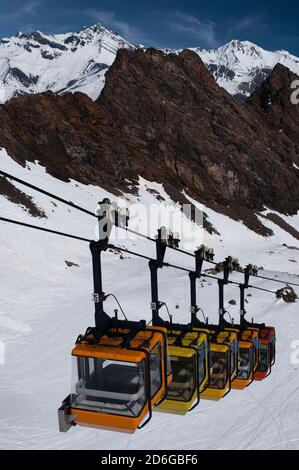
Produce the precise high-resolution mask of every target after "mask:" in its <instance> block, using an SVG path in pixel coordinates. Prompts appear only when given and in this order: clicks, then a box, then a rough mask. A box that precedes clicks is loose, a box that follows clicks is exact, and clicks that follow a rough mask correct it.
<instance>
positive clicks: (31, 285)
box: [0, 151, 299, 450]
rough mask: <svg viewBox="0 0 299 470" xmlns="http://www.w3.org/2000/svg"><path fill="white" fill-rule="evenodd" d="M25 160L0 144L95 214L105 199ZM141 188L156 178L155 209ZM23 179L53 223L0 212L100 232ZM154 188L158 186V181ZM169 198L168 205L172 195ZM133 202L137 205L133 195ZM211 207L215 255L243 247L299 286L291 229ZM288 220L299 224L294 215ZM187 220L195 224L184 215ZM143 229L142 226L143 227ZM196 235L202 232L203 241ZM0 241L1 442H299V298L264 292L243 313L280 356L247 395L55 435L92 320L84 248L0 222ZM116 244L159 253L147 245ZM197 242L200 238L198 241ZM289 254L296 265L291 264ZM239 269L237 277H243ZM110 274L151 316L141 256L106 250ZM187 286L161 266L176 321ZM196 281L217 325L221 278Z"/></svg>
mask: <svg viewBox="0 0 299 470" xmlns="http://www.w3.org/2000/svg"><path fill="white" fill-rule="evenodd" d="M29 167H30V168H31V171H29V169H28V168H26V169H24V168H22V167H21V166H19V165H17V164H16V163H15V162H14V161H13V160H11V159H10V158H9V157H8V156H7V154H6V152H4V151H0V168H1V169H4V170H5V171H7V172H11V173H13V174H15V175H16V176H19V177H20V178H24V179H25V180H28V181H30V182H31V183H32V184H36V185H40V186H41V187H43V188H45V189H48V190H49V191H52V192H54V193H57V194H58V195H60V196H61V197H65V198H67V199H69V200H72V201H73V202H76V203H78V204H80V205H82V206H84V207H86V208H89V209H90V210H94V209H95V208H96V203H97V201H99V200H100V199H101V198H102V197H104V196H109V194H108V193H107V192H105V191H103V190H102V189H100V188H96V187H91V186H88V187H86V186H84V185H81V184H77V183H75V182H71V183H68V184H65V183H63V182H61V181H57V180H55V179H54V178H52V177H51V176H49V175H47V174H46V173H45V171H44V169H43V168H42V167H40V166H39V165H37V164H36V165H34V164H30V165H29ZM146 185H149V186H150V183H146V182H145V181H144V180H142V179H141V180H140V196H139V198H140V200H141V201H144V202H145V203H146V204H147V205H149V204H151V203H153V202H156V201H155V199H154V196H153V195H152V194H149V193H148V192H147V191H146ZM16 186H17V187H19V188H20V189H22V190H23V191H24V192H26V193H27V194H29V195H30V196H32V197H33V198H34V201H35V202H36V203H37V204H38V205H39V206H40V207H42V208H43V209H44V210H45V212H46V213H47V215H48V219H33V218H32V217H30V216H29V214H27V213H26V212H25V211H24V210H23V209H21V208H20V207H18V206H16V205H14V204H12V203H10V202H9V201H7V200H6V199H5V198H4V197H3V196H0V213H1V215H3V216H7V217H11V218H16V219H18V220H23V221H27V222H29V223H33V224H36V225H41V226H45V227H51V228H53V229H60V230H64V231H66V232H69V233H75V234H79V235H82V236H87V237H90V238H94V237H95V236H96V226H95V223H94V221H93V220H92V219H91V218H89V217H88V216H85V215H84V214H80V213H79V212H76V211H74V210H72V209H68V208H66V207H63V206H62V205H60V204H58V205H57V207H54V206H53V204H51V201H50V200H49V199H47V198H46V197H44V196H42V195H39V194H37V193H35V192H33V191H31V190H27V189H26V188H24V187H21V186H19V185H16ZM153 186H155V185H153ZM156 186H157V185H156ZM159 190H160V191H162V193H163V188H161V187H160V188H159ZM163 196H164V197H165V198H166V200H167V201H168V202H170V201H169V198H168V196H167V195H166V194H164V193H163ZM110 197H112V198H113V196H111V195H110ZM130 198H131V200H132V201H133V202H134V197H133V196H130ZM173 207H174V208H175V206H174V205H173ZM164 210H165V211H166V208H164ZM52 211H54V212H52ZM206 212H207V213H208V215H209V218H210V220H211V222H212V223H213V224H214V225H215V227H216V228H217V230H219V231H220V233H221V236H220V237H218V236H210V235H208V234H205V235H204V240H203V241H204V243H205V244H207V245H209V246H213V247H214V248H215V252H216V259H217V260H221V259H223V258H224V257H225V256H227V255H228V254H232V255H237V256H239V258H240V262H241V264H242V265H244V264H245V263H249V262H250V261H251V262H254V263H257V264H258V265H259V266H261V265H264V267H265V268H266V271H265V273H266V275H270V276H273V275H277V276H278V277H280V278H284V279H286V280H290V281H291V280H293V281H294V282H298V283H299V278H298V276H296V271H299V269H298V262H299V257H298V252H297V251H296V250H294V251H290V250H288V249H287V248H286V247H283V246H282V244H283V243H286V244H288V245H297V243H298V242H297V241H296V240H294V239H292V237H291V236H290V235H289V234H287V233H286V232H284V231H283V230H282V229H280V228H277V227H274V226H273V224H272V223H271V222H270V221H269V222H268V221H267V222H266V223H267V224H268V225H269V227H272V228H273V227H274V229H275V233H276V234H275V236H274V237H271V238H266V239H265V238H262V237H258V236H257V235H256V234H254V233H253V232H250V231H249V230H248V229H247V228H246V227H244V226H243V225H242V224H238V223H236V222H234V221H231V220H229V219H228V218H226V217H225V216H222V215H219V214H217V213H215V212H213V211H211V210H209V209H206ZM177 213H178V215H179V211H177ZM287 220H288V221H289V222H290V223H291V224H293V225H294V226H296V225H297V226H298V220H299V218H298V216H295V217H288V218H287ZM184 223H185V224H186V227H188V222H187V221H185V222H184ZM144 230H145V226H144V225H142V224H141V226H140V231H144ZM200 236H201V232H200V230H199V229H198V239H200ZM0 237H1V238H0V239H1V248H0V276H1V284H0V295H1V309H0V340H1V341H3V342H4V344H5V365H1V364H0V403H1V405H0V407H1V413H0V449H99V450H100V449H110V450H115V449H121V450H125V449H147V450H150V449H171V450H177V449H179V450H182V449H191V450H192V449H196V450H201V449H212V450H213V449H299V422H298V412H299V394H298V389H299V370H298V366H297V365H294V364H292V363H291V354H292V352H293V350H292V349H291V344H292V342H293V341H294V340H298V339H299V319H298V303H297V304H289V305H288V304H285V303H284V302H282V301H281V300H279V301H278V300H276V299H275V297H274V296H271V295H269V294H267V293H263V292H251V293H252V295H253V296H252V297H247V300H248V302H249V303H248V304H247V309H248V318H251V317H252V316H254V317H255V319H256V320H257V321H263V322H266V323H268V324H271V325H273V326H275V327H276V329H277V362H276V364H275V366H274V367H273V370H272V374H271V375H270V376H269V377H268V378H267V379H266V380H265V381H263V382H254V383H253V384H252V385H251V386H250V387H248V388H247V389H246V390H244V391H242V392H240V391H236V390H233V391H232V392H231V393H230V394H229V395H228V396H227V397H226V398H225V399H223V400H222V401H220V402H210V401H203V400H202V401H201V403H200V406H199V407H198V408H196V410H194V412H192V413H189V414H187V415H186V416H184V417H181V416H175V415H166V414H160V413H155V414H154V416H153V419H152V421H151V422H150V423H149V425H148V426H146V427H145V428H144V430H142V431H139V432H136V433H135V434H134V435H126V434H111V433H110V432H106V431H101V430H95V429H88V428H83V427H75V428H73V429H71V430H70V431H69V432H68V433H66V434H60V433H59V432H58V420H57V408H58V407H59V406H60V404H61V401H62V400H63V399H64V398H65V397H66V396H67V395H68V394H69V393H70V384H71V378H70V372H71V358H70V352H71V349H72V347H73V345H74V341H75V340H76V338H77V336H78V334H79V333H83V332H84V331H85V330H86V328H87V327H88V326H92V324H93V321H94V318H93V303H92V302H91V292H92V272H91V259H90V255H89V248H88V244H84V243H81V242H79V241H75V240H64V239H63V238H58V237H56V236H53V235H50V234H49V235H48V234H41V233H40V232H34V231H30V230H27V229H25V228H20V227H13V226H11V225H8V224H4V223H2V222H1V223H0ZM120 243H121V244H122V245H125V246H127V247H128V248H133V249H136V250H137V251H140V252H144V253H145V254H148V255H151V256H152V255H154V248H153V246H152V244H150V243H149V242H147V241H143V240H136V239H133V240H128V241H125V240H122V241H121V242H120ZM200 243H201V240H200V242H199V243H198V241H197V242H196V244H195V245H194V248H195V246H196V245H199V244H200ZM270 253H272V254H270ZM167 256H168V258H167V259H168V260H169V261H170V260H171V261H170V262H173V263H177V264H179V265H182V266H185V267H188V268H190V269H192V268H193V266H192V259H191V258H190V259H188V258H187V257H184V256H183V255H180V254H179V253H170V254H169V255H167ZM291 258H292V259H296V261H297V264H296V263H293V262H289V259H291ZM65 260H68V261H72V262H74V263H77V264H78V265H79V268H76V267H72V268H67V266H66V264H65ZM287 273H291V274H287ZM233 276H234V277H233V278H234V279H240V277H239V275H237V274H234V275H233ZM103 277H104V288H105V291H106V292H107V293H108V292H113V293H114V294H115V295H116V296H117V297H118V299H119V301H120V302H121V304H122V306H123V308H124V310H125V312H126V313H127V315H128V316H129V317H130V318H132V319H138V318H140V317H143V318H145V319H149V318H150V308H149V302H150V285H149V272H148V268H147V263H146V262H145V261H144V260H141V259H134V258H133V257H126V259H124V260H119V255H113V254H109V253H107V254H105V255H104V256H103ZM188 282H189V281H188V277H187V275H186V274H185V273H181V272H177V271H174V270H173V269H167V268H165V270H162V272H161V273H160V296H161V300H165V301H166V302H167V304H168V305H169V308H170V310H171V311H173V312H174V313H175V316H176V318H177V320H178V321H188V320H189V284H188ZM252 284H255V285H258V286H260V287H266V288H270V289H274V290H276V289H277V288H278V287H279V284H277V285H276V284H274V283H271V282H270V281H264V280H258V279H255V280H252ZM200 286H204V287H200ZM198 287H199V288H198V301H199V304H200V305H201V306H202V307H203V309H204V311H205V313H206V315H207V316H208V317H209V318H210V320H211V321H216V320H217V302H218V299H217V286H216V284H214V282H213V281H210V280H206V281H205V282H201V283H199V284H198ZM225 296H226V300H227V301H229V300H231V299H235V300H237V301H238V299H239V297H238V296H239V293H238V288H237V286H228V287H227V289H226V291H225ZM177 303H178V304H179V307H180V308H179V309H178V310H176V309H175V305H176V304H177ZM113 308H115V304H114V303H113V300H109V302H108V304H107V310H109V311H110V312H111V311H112V310H113ZM229 311H230V313H231V315H232V316H233V317H234V318H235V319H237V318H238V306H229Z"/></svg>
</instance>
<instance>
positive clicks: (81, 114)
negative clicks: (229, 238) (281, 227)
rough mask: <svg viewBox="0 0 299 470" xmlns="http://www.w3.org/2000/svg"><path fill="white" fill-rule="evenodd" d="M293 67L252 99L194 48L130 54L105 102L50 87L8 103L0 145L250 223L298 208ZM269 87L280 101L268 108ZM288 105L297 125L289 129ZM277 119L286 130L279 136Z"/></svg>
mask: <svg viewBox="0 0 299 470" xmlns="http://www.w3.org/2000/svg"><path fill="white" fill-rule="evenodd" d="M288 73H289V72H288V71H287V69H285V68H284V67H282V66H278V67H276V69H275V70H274V72H273V75H272V76H271V77H270V78H269V80H268V81H267V82H266V84H264V85H262V87H261V88H260V89H259V90H257V91H256V92H255V93H254V95H253V97H252V98H251V100H250V102H249V103H248V104H245V105H244V104H241V103H239V102H238V101H237V100H235V99H234V98H233V97H232V96H231V95H229V94H228V93H227V92H226V91H225V90H223V89H222V88H219V86H218V85H217V84H216V82H215V80H214V78H213V76H212V75H211V74H210V73H209V72H208V71H207V69H206V67H205V66H204V64H203V62H202V61H201V59H200V58H199V57H198V55H197V54H196V53H194V52H192V51H190V50H185V51H183V52H182V53H181V54H179V55H177V54H168V55H167V54H164V53H163V52H161V51H157V50H154V49H151V50H147V51H143V50H136V51H130V50H121V51H119V52H118V54H117V58H116V61H115V62H114V64H113V66H112V67H111V68H110V69H109V71H108V72H107V75H106V85H105V88H104V90H103V92H102V94H101V96H100V97H99V99H98V100H97V101H96V102H93V101H92V100H91V99H89V98H88V97H87V96H85V95H83V94H81V93H76V94H75V95H71V94H66V95H64V96H57V95H55V94H53V93H44V94H40V95H31V96H24V97H18V98H15V99H13V100H11V101H9V102H7V103H6V104H5V105H2V106H1V107H0V146H1V147H5V148H6V149H7V151H8V152H9V154H10V155H11V156H13V157H14V158H15V159H16V160H18V161H19V162H20V163H24V162H25V161H26V160H31V161H34V160H39V161H40V162H41V164H43V165H45V166H46V167H47V169H48V171H49V172H50V173H51V174H53V175H55V176H56V177H59V178H62V179H64V180H67V178H69V177H72V178H75V179H77V180H80V181H82V182H86V183H95V184H99V185H101V186H103V187H105V188H107V189H109V190H113V191H114V192H115V191H117V190H124V189H126V190H128V181H131V182H133V183H134V181H136V180H137V178H138V175H141V176H143V177H145V178H146V179H149V180H152V181H156V182H161V183H163V184H164V186H165V189H166V190H167V191H168V192H169V193H170V195H171V196H172V197H174V198H175V199H177V200H179V201H182V195H181V191H182V190H185V191H187V192H188V193H189V194H190V195H192V196H193V197H195V198H196V199H197V200H200V201H202V202H204V203H206V204H207V205H209V206H211V207H213V208H215V209H216V210H220V211H222V208H223V211H226V212H228V211H230V212H229V213H230V215H232V216H234V217H235V218H241V215H240V214H242V219H243V220H244V221H245V223H246V216H245V217H244V212H246V211H247V213H248V215H249V216H250V217H248V220H252V211H260V210H262V209H263V208H264V207H265V206H267V207H269V208H271V209H273V210H277V211H280V212H284V213H294V212H295V211H297V210H298V208H299V198H298V179H299V174H298V173H299V172H298V171H297V170H296V168H294V166H293V162H294V161H298V158H299V155H298V146H297V143H296V137H295V136H296V132H297V131H296V129H297V125H298V121H299V119H298V118H299V107H296V106H294V105H291V106H293V108H289V107H287V106H288V103H286V100H287V93H288V92H289V95H290V93H291V88H290V80H291V79H292V78H293V76H292V75H289V76H288ZM280 85H281V86H280ZM264 87H268V88H267V93H268V94H269V93H270V94H271V96H272V95H273V96H274V95H275V103H277V105H276V104H275V107H274V106H273V107H272V108H271V107H270V108H271V109H269V110H267V109H266V108H265V107H264V98H263V97H264V95H265V94H266V91H263V90H264V89H265V88H264ZM286 107H287V109H288V113H290V114H291V116H292V119H295V120H296V122H297V124H296V125H295V127H294V128H292V127H290V129H291V131H289V130H288V134H287V129H289V123H288V117H287V116H285V114H284V113H285V110H286ZM271 113H273V117H272V116H271ZM278 123H279V124H281V125H282V124H283V128H284V129H285V135H284V136H279V137H277V135H278V131H277V125H278ZM297 135H298V132H297ZM227 206H230V209H228V208H227ZM247 223H248V225H249V226H254V222H252V221H251V222H247Z"/></svg>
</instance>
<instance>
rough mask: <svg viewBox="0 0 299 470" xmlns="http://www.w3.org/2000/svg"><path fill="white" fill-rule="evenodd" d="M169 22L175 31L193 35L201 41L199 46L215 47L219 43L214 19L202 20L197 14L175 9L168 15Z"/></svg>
mask: <svg viewBox="0 0 299 470" xmlns="http://www.w3.org/2000/svg"><path fill="white" fill-rule="evenodd" d="M167 23H168V26H169V27H170V28H171V29H172V30H173V31H175V32H177V33H180V34H188V35H189V36H193V37H194V38H195V39H197V40H198V41H199V42H200V44H198V45H199V46H205V47H215V46H217V45H218V43H219V41H218V40H217V37H216V25H215V23H214V22H212V21H202V20H200V19H199V18H198V17H197V16H194V15H190V14H187V13H183V12H181V11H175V12H173V13H172V15H170V16H169V17H168V19H167Z"/></svg>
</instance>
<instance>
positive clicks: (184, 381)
mask: <svg viewBox="0 0 299 470" xmlns="http://www.w3.org/2000/svg"><path fill="white" fill-rule="evenodd" d="M170 361H171V369H172V382H171V383H170V385H169V386H168V392H167V400H174V401H183V402H188V401H190V400H191V399H192V397H193V395H194V392H195V388H196V384H195V377H194V376H195V355H194V356H192V357H179V356H171V357H170Z"/></svg>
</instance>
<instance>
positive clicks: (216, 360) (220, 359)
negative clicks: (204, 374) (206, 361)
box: [209, 351, 229, 389]
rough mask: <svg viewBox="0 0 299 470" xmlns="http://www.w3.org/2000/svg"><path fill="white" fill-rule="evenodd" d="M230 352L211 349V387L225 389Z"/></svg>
mask: <svg viewBox="0 0 299 470" xmlns="http://www.w3.org/2000/svg"><path fill="white" fill-rule="evenodd" d="M228 354H229V353H225V352H219V351H211V362H212V371H211V374H210V383H209V388H216V389H223V388H225V386H226V383H227V380H228V370H227V369H228Z"/></svg>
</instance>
